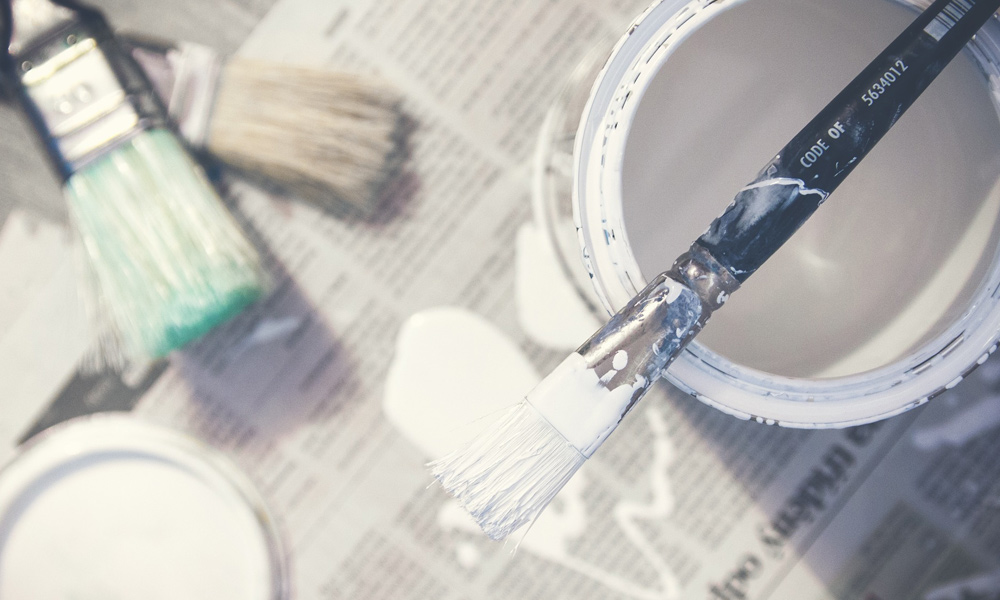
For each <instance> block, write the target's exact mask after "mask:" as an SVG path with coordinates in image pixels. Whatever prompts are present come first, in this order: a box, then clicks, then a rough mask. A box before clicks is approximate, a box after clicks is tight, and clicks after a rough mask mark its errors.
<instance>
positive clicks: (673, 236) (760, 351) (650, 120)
mask: <svg viewBox="0 0 1000 600" xmlns="http://www.w3.org/2000/svg"><path fill="white" fill-rule="evenodd" d="M926 4H927V2H921V1H920V0H899V1H893V0H838V1H837V2H826V1H824V0H693V1H689V2H683V1H679V2H671V1H667V0H664V1H663V2H659V3H656V4H654V5H653V6H652V7H650V8H649V9H648V10H647V11H646V12H645V13H644V14H643V15H642V16H640V17H639V18H638V19H637V20H636V22H635V24H634V25H633V26H632V27H631V28H630V30H629V34H628V35H626V36H624V37H623V38H622V39H621V40H620V41H619V42H618V43H617V45H615V47H614V50H613V51H612V52H611V57H610V59H607V49H605V51H604V52H603V53H599V54H598V55H597V56H599V58H595V57H589V58H588V60H585V61H584V64H583V65H581V67H580V69H579V70H578V72H577V73H576V74H574V76H573V77H572V78H571V81H570V83H569V84H568V85H567V86H566V88H565V89H564V91H563V94H562V96H561V97H560V101H559V102H558V103H557V104H556V105H555V106H554V107H553V108H552V109H551V110H550V112H549V115H548V117H547V119H546V123H545V127H544V131H543V133H542V137H541V140H540V143H539V152H538V154H537V157H536V158H537V164H536V194H535V201H536V202H535V213H536V218H537V219H538V220H539V221H541V222H542V223H543V224H544V225H545V228H546V230H547V231H548V232H549V237H550V239H551V240H552V241H553V243H554V245H555V247H556V251H557V254H558V255H559V256H560V257H561V260H562V262H563V267H564V271H565V273H566V276H567V277H568V278H569V279H571V280H572V281H574V282H575V284H576V287H577V289H578V290H579V292H580V294H581V296H582V297H586V298H591V299H595V298H596V300H594V301H593V304H595V305H598V306H600V307H601V309H600V310H602V312H603V311H614V310H616V309H618V308H620V307H621V306H623V305H624V304H625V302H627V300H628V299H629V298H631V297H632V296H633V295H634V294H635V293H636V292H637V291H638V290H639V289H641V288H642V287H643V286H644V284H645V282H646V281H647V279H648V278H650V277H652V276H654V275H656V274H657V273H659V272H661V271H664V270H666V269H667V268H669V267H670V264H671V262H672V261H673V259H674V258H675V257H676V256H677V255H679V254H680V253H681V252H683V251H684V250H686V249H687V247H688V245H689V244H690V243H691V242H692V241H693V240H694V239H695V238H697V237H698V235H700V234H701V233H702V232H703V230H704V228H705V227H706V226H707V225H708V223H710V222H711V220H712V219H713V218H714V217H716V216H717V215H719V214H721V212H722V211H723V210H724V209H725V207H726V206H727V205H728V204H729V202H730V201H731V200H732V197H733V196H734V194H735V192H736V191H737V190H738V189H740V187H742V186H743V185H744V184H745V183H746V182H748V181H750V180H751V179H752V178H753V177H754V175H755V174H756V172H757V170H758V169H759V168H760V166H761V165H763V164H765V163H766V162H767V161H768V160H769V159H770V158H771V157H772V156H773V154H774V152H776V151H777V150H778V149H779V148H781V146H782V145H783V144H784V143H785V142H787V141H788V140H789V139H791V137H792V136H793V135H794V134H795V133H796V132H797V131H798V130H799V128H800V127H801V126H802V125H804V124H805V123H806V122H807V121H808V120H809V119H810V118H811V117H812V116H814V115H815V114H816V113H817V112H819V110H820V109H821V108H822V107H823V106H824V105H825V104H826V103H827V102H828V101H829V100H830V99H831V98H833V96H834V95H835V94H836V93H837V92H839V91H840V89H841V88H842V87H843V86H844V85H846V83H847V82H848V81H850V79H851V78H853V76H854V75H856V74H857V73H858V72H860V70H861V69H862V68H863V67H864V66H865V65H866V64H867V63H868V61H869V60H870V59H871V58H872V57H874V56H875V55H876V54H877V53H878V52H879V51H881V50H882V48H883V47H884V46H885V45H886V44H887V43H888V42H889V41H891V40H892V39H893V38H894V37H895V36H896V35H897V34H898V33H899V32H900V31H902V30H903V29H904V28H905V27H906V25H908V24H909V22H910V21H911V20H912V19H913V18H914V16H915V14H916V13H915V11H916V10H918V9H919V8H922V7H924V6H926ZM605 59H606V62H605ZM998 65H1000V22H998V21H997V19H992V20H991V21H990V22H989V23H988V24H987V26H986V27H985V28H984V29H983V31H981V32H980V34H979V35H977V37H976V39H975V40H974V41H973V42H972V43H971V44H970V45H969V47H968V48H967V49H966V51H965V52H963V53H962V54H961V55H960V56H959V57H958V58H956V59H955V61H953V63H952V64H951V65H949V66H948V67H947V68H946V69H945V71H944V72H943V73H942V75H941V76H940V77H939V78H938V80H937V81H936V82H935V83H934V84H932V85H931V87H930V88H929V89H928V90H927V92H925V93H924V95H923V96H922V97H921V98H920V99H919V100H918V101H917V103H916V104H914V106H913V107H912V108H911V109H910V111H909V112H908V113H907V114H906V115H904V116H903V118H902V119H901V120H900V121H899V123H898V124H897V125H896V127H895V128H894V129H893V130H892V131H891V132H890V133H889V134H888V135H887V136H886V138H885V139H884V140H883V141H882V143H881V144H880V145H879V146H878V147H877V148H876V149H875V150H874V151H873V152H872V153H871V154H870V155H869V157H868V158H866V160H865V162H863V163H862V164H861V165H860V166H859V167H858V168H857V169H856V170H855V172H854V173H853V174H852V175H851V177H849V178H848V180H847V181H846V182H845V183H844V184H843V185H842V186H841V187H840V188H839V189H838V190H837V192H835V193H834V194H833V196H831V198H830V199H829V200H828V201H827V202H826V203H825V204H824V206H823V207H822V208H821V209H820V210H819V211H818V212H817V214H816V215H814V216H813V217H812V219H811V220H810V221H809V222H807V223H806V225H805V226H804V227H803V228H802V229H801V230H800V231H799V232H798V233H796V235H795V236H793V238H792V240H791V241H790V242H789V243H788V244H787V245H786V246H785V247H783V248H782V249H781V250H780V251H779V252H778V253H777V254H776V255H775V256H774V257H773V258H772V259H771V261H769V262H768V263H767V264H765V265H764V267H762V268H761V269H760V271H758V272H757V273H756V274H755V275H754V276H753V277H752V278H750V279H749V280H748V281H747V282H746V284H745V286H744V287H743V288H742V289H741V290H739V291H738V292H737V293H736V294H734V295H733V298H732V299H731V300H730V301H729V302H728V303H727V304H726V306H725V308H724V309H722V310H720V311H719V312H717V313H716V314H715V315H714V316H713V317H712V320H711V321H710V322H709V324H708V325H707V326H706V328H705V330H704V331H703V332H702V333H701V334H700V336H699V337H698V338H697V339H696V340H695V342H694V343H692V344H691V346H689V348H688V350H687V351H685V352H684V353H683V354H682V356H681V357H680V358H678V360H677V361H676V362H675V363H674V364H673V365H672V366H671V368H670V369H669V371H668V373H667V375H666V378H667V379H668V380H670V381H671V382H672V383H673V384H675V385H676V386H678V387H679V388H680V389H682V390H684V391H686V392H688V393H690V394H692V395H694V396H696V397H698V398H699V399H701V400H703V401H705V402H707V403H709V404H711V405H713V406H716V407H717V408H720V409H722V410H725V411H727V412H729V413H732V414H734V415H737V416H740V417H744V418H755V419H758V420H761V421H764V422H769V423H779V424H782V425H787V426H797V427H836V426H847V425H852V424H858V423H864V422H869V421H873V420H877V419H880V418H885V417H888V416H891V415H893V414H897V413H899V412H901V411H904V410H906V409H908V408H911V407H913V406H917V405H919V404H920V403H922V402H925V401H926V400H927V399H928V398H930V397H932V396H933V395H935V394H937V393H939V392H940V391H942V390H943V389H946V388H949V387H952V386H954V385H955V384H956V383H957V382H958V381H960V379H961V377H962V376H963V375H964V374H965V373H967V372H968V371H969V370H970V369H971V368H974V367H975V365H977V364H979V363H981V362H982V361H984V360H985V359H986V356H987V355H988V354H989V353H990V352H992V350H993V349H995V344H996V339H997V332H998V330H1000V300H998V296H1000V260H998V250H1000V227H998V223H997V221H998V213H1000V184H998V177H1000V118H998V111H1000V70H998ZM581 112H582V117H580V115H581ZM570 132H572V133H570ZM568 134H569V135H568ZM570 139H571V140H573V142H572V143H573V152H572V158H570V150H569V145H570V142H569V141H568V140H570ZM571 188H572V193H570V191H569V190H570V189H571ZM571 219H572V220H571ZM581 246H582V254H583V261H581V260H580V249H581ZM591 285H592V287H593V289H592V290H591V289H590V288H591ZM606 314H607V313H606V312H604V315H603V316H604V317H605V318H606Z"/></svg>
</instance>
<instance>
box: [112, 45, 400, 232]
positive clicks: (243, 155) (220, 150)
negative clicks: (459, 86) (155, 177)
mask: <svg viewBox="0 0 1000 600" xmlns="http://www.w3.org/2000/svg"><path fill="white" fill-rule="evenodd" d="M123 41H124V43H125V44H126V45H127V47H128V48H129V51H130V53H131V54H132V56H133V58H135V59H136V61H137V62H138V63H139V64H140V65H141V66H142V67H143V69H144V70H145V71H146V74H147V75H148V76H149V78H150V80H151V81H152V83H153V86H154V88H155V90H156V92H157V94H158V95H159V96H160V98H161V100H162V101H163V103H164V104H165V105H166V107H167V112H168V113H169V115H170V117H171V118H172V119H173V121H174V122H175V123H176V124H177V126H178V130H179V133H180V134H181V136H182V137H183V138H184V139H185V140H187V141H188V143H190V144H191V145H192V146H193V147H195V148H203V149H205V150H207V151H208V152H209V153H210V154H212V155H214V156H215V157H216V158H217V159H218V160H220V161H222V162H223V163H226V164H228V165H230V166H232V167H235V168H237V169H238V170H240V171H242V172H243V173H245V174H247V175H250V176H251V177H254V176H257V177H263V178H265V179H267V180H269V181H271V182H274V183H277V184H279V185H280V186H281V187H283V188H285V189H287V190H288V191H290V192H292V193H294V194H295V195H297V196H299V197H301V198H303V199H306V200H309V201H311V202H313V203H315V204H317V205H319V206H321V207H324V208H327V209H333V210H334V211H337V210H340V209H343V208H347V209H348V210H349V211H351V212H354V213H356V214H359V215H360V216H364V217H369V216H372V215H373V214H374V213H375V212H376V211H377V210H378V207H379V204H380V201H381V200H382V197H383V194H382V191H383V188H384V187H385V185H386V184H387V183H388V182H389V181H390V180H391V179H392V177H393V176H394V175H395V174H396V173H397V172H398V171H399V168H400V166H401V164H402V161H403V158H404V157H405V150H406V149H405V141H406V134H407V129H408V126H407V121H406V119H405V117H404V114H403V112H402V110H401V104H402V96H401V95H400V94H399V92H398V91H397V90H396V89H395V88H393V87H392V86H391V85H389V84H388V83H387V82H385V81H383V80H382V79H380V78H378V77H375V76H369V75H360V74H356V73H347V72H339V71H332V70H327V69H318V68H309V67H303V66H294V65H289V64H285V63H280V62H276V61H270V60H260V59H251V58H244V57H239V56H234V57H232V58H229V59H228V60H222V58H221V57H220V56H219V54H218V53H217V52H215V50H213V49H212V48H209V47H207V46H202V45H200V44H193V43H190V42H178V43H170V42H163V41H157V40H151V39H146V38H142V37H139V36H129V35H126V36H123Z"/></svg>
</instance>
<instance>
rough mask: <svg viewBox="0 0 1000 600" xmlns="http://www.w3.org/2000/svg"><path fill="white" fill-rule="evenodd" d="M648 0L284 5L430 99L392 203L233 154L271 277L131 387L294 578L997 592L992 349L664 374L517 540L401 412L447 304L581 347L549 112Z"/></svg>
mask: <svg viewBox="0 0 1000 600" xmlns="http://www.w3.org/2000/svg"><path fill="white" fill-rule="evenodd" d="M644 4H645V2H644V1H642V0H632V1H618V2H611V3H606V2H596V1H593V0H590V1H588V0H551V1H547V2H537V1H536V2H528V1H526V0H482V1H480V2H461V1H458V0H450V1H449V0H420V1H416V2H408V3H399V2H391V1H389V0H352V1H351V2H346V1H337V0H283V1H281V2H279V3H278V4H277V5H275V6H274V8H273V9H272V10H271V11H270V12H269V13H268V14H267V15H266V16H265V17H264V19H263V20H262V21H261V23H260V24H259V26H258V27H257V29H256V30H255V31H254V32H253V34H252V35H251V37H250V38H249V39H248V40H247V42H246V44H245V45H244V47H243V49H242V52H243V53H245V54H247V55H262V56H268V57H277V58H280V59H282V60H286V61H289V62H297V63H303V64H315V65H323V66H330V67H338V68H340V67H344V68H351V69H355V70H362V71H369V72H374V73H378V74H380V75H381V76H383V77H385V78H387V79H389V80H390V81H392V82H394V83H395V84H396V85H397V86H399V88H400V89H401V90H402V91H403V92H404V93H405V95H406V98H407V102H406V108H407V111H408V112H409V113H410V114H411V115H413V117H414V119H415V121H416V122H417V123H418V124H419V126H418V129H417V131H416V132H415V134H414V136H413V140H412V159H411V161H410V163H409V166H408V172H407V173H406V174H405V175H404V176H403V177H401V178H400V180H399V181H398V182H397V185H396V186H395V188H394V189H393V190H391V193H390V197H389V198H388V204H387V209H386V211H385V215H384V216H383V217H382V218H381V219H379V220H378V221H377V222H365V221H352V220H347V219H338V218H333V217H331V216H329V215H325V214H322V213H321V212H320V211H318V210H316V209H314V208H311V207H309V206H307V205H304V204H299V203H296V202H294V201H291V200H290V199H287V198H283V197H281V196H280V195H279V194H277V193H273V192H267V191H264V190H262V189H259V188H256V187H254V186H252V185H251V184H248V183H246V182H242V181H239V180H236V179H234V178H230V179H228V180H227V182H228V184H229V188H228V195H229V197H230V198H231V199H232V200H233V201H234V202H235V204H236V206H237V208H238V212H239V213H240V214H241V215H242V217H243V218H245V219H246V221H247V225H248V227H249V228H250V229H251V230H252V231H253V232H254V233H255V235H257V236H258V239H259V241H260V243H261V245H262V246H263V247H265V248H266V249H267V250H268V253H269V254H268V261H269V263H270V266H271V269H272V271H273V272H274V273H275V290H274V293H273V294H272V295H271V296H270V297H269V299H267V300H266V301H264V302H262V303H260V304H259V305H258V306H256V307H254V308H253V309H251V310H250V311H249V312H248V313H247V314H245V315H242V316H241V317H239V318H238V319H236V320H235V321H234V322H233V323H231V324H229V325H227V326H225V327H223V328H222V329H221V330H219V331H216V332H214V333H213V334H211V335H210V336H208V337H207V338H206V339H204V340H202V341H201V342H199V343H197V344H195V345H194V346H193V347H191V348H189V349H187V350H185V351H183V352H180V353H176V354H175V355H174V356H172V357H171V359H170V363H169V365H166V366H164V367H162V368H160V369H159V370H156V371H155V372H154V376H152V377H150V378H148V380H144V383H143V384H142V385H141V386H138V387H135V388H133V389H138V390H140V391H139V392H138V393H140V394H141V398H139V400H138V404H137V405H136V406H135V408H134V409H133V412H134V413H135V414H136V415H137V416H139V417H141V418H145V419H149V420H153V421H157V422H160V423H163V424H166V425H169V426H171V427H175V428H178V429H182V430H185V431H188V432H191V433H193V434H194V435H196V436H198V437H200V438H202V439H204V440H206V441H208V442H210V443H211V444H212V445H214V446H216V447H218V448H220V449H221V450H223V451H224V452H226V453H227V454H228V455H229V456H231V457H232V458H233V459H234V460H235V461H236V462H237V463H238V464H239V465H240V466H241V467H242V468H243V469H244V470H245V471H246V472H247V473H248V474H249V475H250V477H251V478H252V479H253V480H254V482H255V483H256V484H257V486H258V487H259V488H260V490H261V492H262V494H263V495H264V496H265V497H266V498H267V500H268V502H269V504H270V505H271V507H272V509H273V510H274V512H275V514H276V515H277V518H278V520H279V525H280V527H281V530H282V532H283V535H284V536H285V541H286V545H287V550H288V554H289V561H290V563H291V577H292V579H293V583H292V587H293V589H294V595H295V597H296V598H303V599H313V598H315V599H330V600H334V599H337V600H339V599H348V598H350V599H365V600H381V599H442V600H473V599H476V600H479V599H497V600H499V599H508V598H510V599H512V598H518V599H535V598H537V599H543V598H544V599H559V598H573V599H576V600H581V599H582V600H586V599H602V600H603V599H612V598H614V599H618V598H621V599H640V600H642V599H670V598H684V599H688V598H704V599H706V600H742V599H760V600H764V599H769V600H785V599H788V600H791V599H796V600H798V599H806V600H846V599H849V598H850V599H853V598H859V599H865V600H888V599H900V598H919V599H923V600H946V599H947V600H952V599H954V600H958V599H960V598H1000V476H998V475H1000V472H998V471H1000V461H997V460H996V457H997V456H998V455H1000V435H998V433H1000V418H998V412H1000V405H998V404H997V402H998V399H997V397H996V396H997V395H998V394H1000V363H998V362H997V361H996V360H991V361H989V362H987V363H986V364H985V365H983V366H982V367H981V368H980V369H979V370H978V371H976V373H975V374H974V375H973V376H972V377H971V378H970V379H969V380H967V381H965V382H963V383H962V384H961V385H960V386H959V387H958V388H956V389H955V390H952V391H950V392H948V393H946V394H944V395H943V396H941V397H939V398H937V399H935V400H934V401H933V402H931V403H930V404H928V405H927V406H925V407H922V408H920V409H916V410H914V411H911V412H909V413H906V414H904V415H902V416H899V417H896V418H893V419H890V420H888V421H884V422H880V423H876V424H872V425H868V426H863V427H858V428H853V429H847V430H833V431H805V430H790V429H781V428H776V427H768V426H765V425H761V424H757V423H751V422H744V421H739V420H737V419H734V418H732V417H729V416H727V415H724V414H722V413H720V412H718V411H715V410H713V409H711V408H709V407H707V406H705V405H702V404H700V403H699V402H697V401H696V400H694V399H692V398H690V397H687V396H685V395H683V394H681V393H679V392H678V391H676V390H674V389H673V388H671V387H670V386H669V385H668V384H666V383H660V384H658V385H657V386H655V387H654V389H653V390H652V391H651V392H650V394H649V395H648V396H647V397H646V398H645V399H644V400H643V401H642V403H641V404H640V405H639V406H638V407H637V408H636V410H634V411H633V412H632V413H631V414H630V415H629V417H628V418H627V419H626V420H625V422H624V423H623V424H622V425H621V427H620V428H619V429H618V431H617V432H616V433H615V434H614V435H613V436H612V437H611V438H609V441H608V442H607V443H606V444H605V445H604V446H603V447H602V449H601V450H600V452H598V453H597V454H596V455H595V456H594V458H593V459H591V460H590V461H588V464H587V465H586V466H585V467H584V469H583V470H581V472H580V473H579V474H578V476H577V477H576V478H574V480H573V481H572V482H571V484H570V485H569V486H567V488H566V489H565V490H564V491H563V492H562V493H561V494H560V496H559V497H558V498H557V500H556V501H555V502H554V503H553V505H552V506H551V507H550V508H549V510H548V511H547V512H546V516H545V521H544V523H543V521H542V520H539V523H538V524H537V526H536V528H534V529H533V530H531V531H529V532H528V533H527V534H526V535H525V536H524V537H523V538H521V539H520V541H519V543H518V542H517V541H515V542H512V543H510V544H507V545H503V544H497V543H494V542H491V541H489V540H488V539H486V538H485V536H483V535H482V534H481V533H478V532H476V531H475V530H473V529H471V528H469V527H468V523H467V522H466V521H463V520H462V517H461V515H456V512H455V511H456V510H457V506H456V505H455V504H454V501H453V500H451V499H450V498H448V497H447V496H446V495H445V494H444V492H442V491H441V490H440V489H438V488H437V487H436V486H432V485H430V479H429V476H428V474H427V472H426V469H425V467H424V463H425V462H426V461H427V460H428V459H431V458H435V457H432V456H427V455H426V453H425V452H424V451H423V450H422V449H421V448H420V447H419V446H417V445H415V444H414V443H412V442H411V440H410V439H409V438H408V437H407V436H406V435H404V432H401V431H400V430H399V429H398V428H397V427H395V426H394V425H393V424H392V423H390V421H389V420H388V419H387V418H386V416H385V414H384V413H383V410H382V396H383V392H384V381H385V377H386V373H387V371H388V370H389V368H390V365H391V363H392V361H393V358H394V353H395V343H396V337H397V334H398V332H399V331H400V328H401V327H402V326H403V324H404V323H405V322H406V320H407V318H408V317H410V316H411V315H413V314H415V313H418V312H419V311H421V310H424V309H428V308H433V307H438V306H458V307H463V308H465V309H468V310H470V311H473V312H474V313H476V314H478V315H480V316H482V317H483V318H485V319H486V320H488V321H489V322H490V323H492V324H493V325H495V326H496V327H498V328H499V329H500V330H501V331H502V332H503V333H504V334H505V335H507V336H509V337H510V339H512V340H513V341H514V342H515V343H516V344H517V346H518V347H519V348H520V349H521V350H522V351H523V352H524V355H525V356H526V357H527V358H528V360H530V361H531V363H532V364H533V365H534V366H535V367H536V368H537V370H538V372H539V373H544V372H546V371H547V370H549V369H551V368H552V367H554V366H555V365H556V364H557V363H558V361H559V360H561V359H562V358H563V352H562V351H556V350H553V349H551V348H546V347H543V346H542V345H539V344H537V343H535V342H534V341H532V339H531V338H530V337H529V336H528V335H526V334H525V332H524V331H523V330H522V327H521V325H520V322H519V319H518V315H517V313H516V310H515V308H514V302H513V301H512V298H513V296H514V285H515V277H516V273H515V263H516V261H515V251H516V250H515V248H516V238H517V235H518V231H519V230H520V228H521V227H522V226H523V225H525V224H526V223H529V222H530V221H531V219H532V213H531V205H530V193H531V185H530V175H531V166H530V162H531V161H530V158H531V154H532V151H533V145H534V140H535V137H536V135H537V133H538V128H539V125H540V123H541V121H542V118H543V113H544V111H545V109H546V107H547V105H548V104H549V102H551V100H552V99H553V97H554V96H555V94H556V91H557V87H558V85H559V83H560V82H561V78H562V77H564V76H565V74H566V73H568V72H569V71H570V70H571V69H572V68H573V66H574V64H575V62H576V60H577V59H578V57H579V56H581V55H583V54H584V53H586V51H587V50H589V49H590V48H591V47H592V46H593V45H595V44H601V43H605V41H606V40H607V39H609V38H613V37H615V36H616V35H617V34H618V33H619V32H620V31H622V30H623V29H624V28H625V27H626V26H627V24H628V22H629V20H630V19H631V18H632V16H634V15H635V14H637V13H638V12H640V11H641V9H642V8H643V7H644ZM10 227H11V223H10V222H8V223H7V224H6V226H5V233H6V229H8V228H10ZM0 241H2V238H0ZM0 250H2V249H0ZM0 257H2V251H0ZM39 326H41V324H39ZM2 333H3V330H0V335H2ZM7 337H9V336H7ZM6 339H7V338H2V340H4V341H5V340H6ZM13 347H14V346H2V345H0V351H4V349H5V348H13ZM8 351H9V350H8ZM67 376H68V375H67ZM147 388H148V390H147ZM475 393H476V391H475V390H474V389H470V390H469V394H470V395H471V394H475ZM35 397H36V398H37V397H38V396H37V395H36V396H35ZM35 402H36V404H37V400H35ZM33 410H35V412H41V410H40V408H38V407H36V408H35V409H33ZM27 412H31V411H30V410H28V411H27ZM8 438H10V439H13V438H11V437H10V436H8ZM6 440H7V438H4V441H5V442H6ZM515 544H516V546H515ZM515 550H516V551H515Z"/></svg>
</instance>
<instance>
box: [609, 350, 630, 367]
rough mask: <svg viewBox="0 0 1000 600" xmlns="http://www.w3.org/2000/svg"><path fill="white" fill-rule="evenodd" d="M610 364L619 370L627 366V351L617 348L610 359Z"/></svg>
mask: <svg viewBox="0 0 1000 600" xmlns="http://www.w3.org/2000/svg"><path fill="white" fill-rule="evenodd" d="M611 366H612V367H614V369H615V370H616V371H621V370H622V369H624V368H625V367H627V366H628V352H626V351H624V350H619V351H618V352H615V357H614V358H613V359H611Z"/></svg>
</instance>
